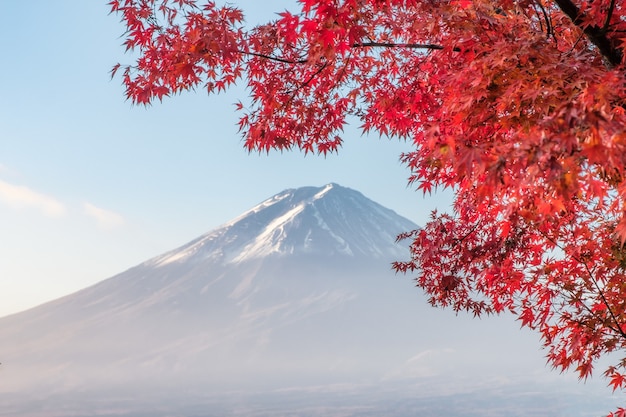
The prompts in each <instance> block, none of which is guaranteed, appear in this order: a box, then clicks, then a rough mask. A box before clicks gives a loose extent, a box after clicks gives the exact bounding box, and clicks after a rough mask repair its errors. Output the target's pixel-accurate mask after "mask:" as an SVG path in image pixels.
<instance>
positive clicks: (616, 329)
mask: <svg viewBox="0 0 626 417" xmlns="http://www.w3.org/2000/svg"><path fill="white" fill-rule="evenodd" d="M534 229H535V230H536V231H537V232H539V234H540V235H541V236H543V238H544V239H546V240H547V241H548V242H550V243H552V244H553V245H554V246H555V247H557V248H559V249H560V250H561V251H563V252H564V253H565V254H567V251H566V250H565V247H563V245H561V244H560V243H559V242H558V241H556V240H555V239H553V238H552V237H550V236H548V235H547V234H545V233H544V232H543V231H541V230H540V229H539V228H537V227H534ZM568 256H570V257H571V258H572V259H573V260H575V261H576V262H578V263H579V264H581V265H582V266H583V267H584V268H585V272H587V275H588V276H589V279H590V280H591V282H592V283H593V285H594V287H595V288H596V291H597V292H598V294H599V295H600V298H601V299H602V303H603V304H604V306H605V307H606V309H607V310H608V312H609V314H610V316H611V320H612V322H613V323H614V324H615V326H611V325H606V327H607V328H608V329H610V330H612V331H613V332H615V333H617V334H619V335H620V336H621V337H622V338H624V339H626V332H624V331H623V330H622V327H621V325H620V323H619V320H618V319H617V317H616V316H615V313H614V312H613V310H611V306H610V304H609V302H608V300H607V299H606V297H605V296H604V292H602V289H601V288H600V286H599V285H598V281H597V280H596V279H595V278H594V277H593V273H592V271H591V269H590V268H589V264H588V263H587V262H586V261H584V260H583V259H581V258H579V257H578V256H575V255H571V254H570V255H568ZM562 289H563V290H565V291H567V292H568V293H569V295H570V296H571V297H572V298H574V300H576V301H578V302H580V304H581V305H582V307H583V308H584V309H585V310H586V311H587V313H589V314H590V315H591V316H592V317H594V318H595V319H596V320H598V321H599V322H603V321H604V320H602V316H600V315H599V314H598V313H596V312H594V311H593V310H592V309H591V308H590V307H589V306H588V305H587V304H586V303H585V302H584V301H583V299H582V298H581V297H580V296H577V295H575V294H574V293H573V292H572V291H571V290H567V289H565V288H562ZM589 291H591V290H589Z"/></svg>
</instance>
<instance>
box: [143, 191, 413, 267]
mask: <svg viewBox="0 0 626 417" xmlns="http://www.w3.org/2000/svg"><path fill="white" fill-rule="evenodd" d="M415 228H417V225H415V224H414V223H412V222H411V221H409V220H407V219H405V218H403V217H401V216H399V215H398V214H396V213H395V212H394V211H392V210H389V209H387V208H385V207H383V206H381V205H380V204H378V203H375V202H374V201H372V200H369V199H368V198H366V197H365V196H363V194H361V193H359V192H358V191H354V190H351V189H349V188H345V187H341V186H339V185H337V184H328V185H326V186H323V187H319V188H317V187H304V188H298V189H290V190H285V191H283V192H282V193H279V194H276V195H275V196H273V197H271V198H269V199H267V200H265V201H263V202H262V203H260V204H258V205H257V206H255V207H253V208H252V209H250V210H248V211H247V212H245V213H244V214H242V215H241V216H239V217H237V218H235V219H234V220H232V221H231V222H229V223H226V224H225V225H223V226H222V227H220V228H218V229H216V230H214V231H212V232H210V233H208V234H206V235H204V236H202V237H200V238H198V239H196V240H195V241H193V242H191V243H189V244H187V245H185V246H183V247H181V248H179V249H176V250H174V251H172V252H169V253H167V254H165V255H162V256H159V257H157V258H155V259H153V260H151V261H150V263H152V264H153V265H167V264H169V263H172V262H186V261H187V260H191V259H193V260H194V261H197V260H200V259H213V260H216V261H217V260H219V261H220V262H222V263H237V262H243V261H247V260H251V259H255V258H262V257H265V256H268V255H279V256H280V255H287V254H296V253H297V254H318V255H327V256H333V255H348V256H367V257H373V258H377V259H387V260H389V259H391V260H393V259H401V258H404V257H405V256H406V254H407V249H406V245H405V246H402V245H399V244H396V243H395V239H396V236H397V235H398V234H399V233H401V232H405V231H409V230H413V229H415Z"/></svg>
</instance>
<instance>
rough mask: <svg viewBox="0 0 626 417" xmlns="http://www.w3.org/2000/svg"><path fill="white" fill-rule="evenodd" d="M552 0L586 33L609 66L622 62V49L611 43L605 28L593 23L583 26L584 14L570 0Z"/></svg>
mask: <svg viewBox="0 0 626 417" xmlns="http://www.w3.org/2000/svg"><path fill="white" fill-rule="evenodd" d="M554 2H555V3H556V4H557V5H558V6H559V8H560V9H561V11H563V13H565V14H566V15H567V17H569V18H570V20H571V21H572V22H573V23H574V24H575V25H576V26H578V27H579V28H580V29H581V30H582V31H583V32H584V33H585V35H587V38H588V39H589V40H590V41H591V43H593V44H594V45H595V46H596V47H597V48H598V50H599V51H600V53H601V54H602V56H604V57H605V58H606V60H607V61H608V62H609V64H610V65H611V66H617V65H619V64H621V63H622V59H623V51H622V50H621V49H620V48H617V47H615V46H614V45H613V43H612V42H611V39H609V38H608V37H607V36H606V29H605V28H601V27H598V26H595V25H594V26H591V25H587V26H583V22H584V20H585V19H584V17H585V16H584V15H583V14H582V13H581V12H580V9H579V8H578V6H576V5H575V4H574V3H572V1H571V0H554ZM611 3H612V4H611V5H612V6H614V0H612V1H611ZM612 8H613V7H612ZM612 8H611V9H612ZM609 12H610V13H612V10H609ZM609 17H610V16H609ZM607 23H608V21H607ZM607 23H605V26H607Z"/></svg>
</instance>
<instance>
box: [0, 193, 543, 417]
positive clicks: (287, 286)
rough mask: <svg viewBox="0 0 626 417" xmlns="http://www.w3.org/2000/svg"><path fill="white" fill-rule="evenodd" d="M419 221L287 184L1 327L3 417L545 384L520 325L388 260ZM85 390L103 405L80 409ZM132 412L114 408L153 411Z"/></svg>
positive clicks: (401, 254) (353, 197) (357, 196)
mask: <svg viewBox="0 0 626 417" xmlns="http://www.w3.org/2000/svg"><path fill="white" fill-rule="evenodd" d="M417 227H418V226H417V225H416V224H414V223H413V222H411V221H409V220H407V219H405V218H403V217H401V216H399V215H398V214H396V213H395V212H393V211H392V210H389V209H387V208H385V207H383V206H381V205H379V204H377V203H375V202H373V201H372V200H370V199H368V198H366V197H365V196H363V195H362V194H361V193H359V192H357V191H354V190H351V189H349V188H345V187H341V186H339V185H337V184H328V185H325V186H323V187H303V188H298V189H289V190H285V191H283V192H281V193H279V194H276V195H275V196H273V197H271V198H269V199H267V200H265V201H263V202H262V203H260V204H258V205H257V206H255V207H253V208H252V209H250V210H248V211H247V212H245V213H243V214H242V215H240V216H239V217H237V218H235V219H234V220H232V221H230V222H228V223H226V224H224V225H222V226H221V227H218V228H217V229H215V230H213V231H210V232H209V233H206V234H204V235H202V236H200V237H199V238H197V239H195V240H193V241H191V242H189V243H188V244H186V245H184V246H182V247H180V248H178V249H175V250H172V251H170V252H167V253H165V254H162V255H159V256H156V257H154V258H152V259H149V260H147V261H146V262H144V263H142V264H140V265H137V266H135V267H133V268H131V269H129V270H127V271H125V272H122V273H120V274H118V275H116V276H113V277H111V278H109V279H106V280H104V281H102V282H100V283H98V284H96V285H93V286H91V287H88V288H85V289H83V290H81V291H78V292H76V293H73V294H70V295H67V296H65V297H63V298H60V299H57V300H54V301H51V302H49V303H46V304H43V305H41V306H38V307H35V308H33V309H31V310H27V311H24V312H22V313H18V314H15V315H11V316H7V317H4V318H1V319H0V360H1V361H2V365H1V367H0V368H1V369H0V410H6V411H0V416H5V415H6V416H9V415H11V416H27V415H28V416H52V415H58V416H69V415H84V416H87V415H108V414H106V413H104V411H102V410H100V411H99V410H98V404H100V405H102V404H103V402H106V403H107V404H108V406H111V404H115V401H114V399H113V398H117V399H118V400H119V398H126V399H127V400H128V401H127V403H128V402H131V403H135V404H136V403H138V402H139V399H140V398H144V399H145V398H151V400H150V402H151V404H152V405H154V404H155V403H158V399H160V398H161V397H163V396H165V394H163V393H167V396H168V398H169V397H181V396H184V395H191V394H190V393H198V392H202V393H207V392H211V393H233V392H239V393H241V392H259V390H264V391H267V390H274V391H273V392H277V391H276V390H279V391H280V390H287V391H288V390H293V389H296V387H300V388H301V387H320V386H324V387H329V386H334V387H336V386H344V387H345V386H346V384H347V385H349V386H353V385H355V384H357V385H358V384H370V385H371V384H374V386H377V384H379V383H382V381H386V382H387V383H395V382H397V383H401V384H405V383H406V381H409V380H410V381H422V382H421V383H420V384H422V385H420V387H422V388H420V389H421V390H429V389H433V385H428V384H430V382H429V383H428V384H427V385H428V386H427V387H426V388H425V387H424V385H423V382H424V381H433V378H435V379H436V378H441V380H443V381H445V382H443V383H442V387H444V388H442V389H443V390H444V391H446V392H449V391H450V390H452V387H453V386H457V385H458V387H459V388H458V389H460V390H466V389H467V385H466V384H467V383H468V381H471V384H475V383H477V382H476V381H479V380H480V377H477V375H489V378H494V377H498V378H500V379H499V380H498V381H500V382H498V384H497V385H498V386H500V385H501V381H502V379H501V378H503V377H507V378H508V377H510V375H513V374H515V375H517V374H520V373H523V374H525V375H527V376H528V375H536V374H537V373H539V374H541V375H543V369H544V360H543V358H542V355H541V353H540V352H539V351H538V348H537V346H538V342H537V340H536V339H535V338H534V337H532V335H529V334H522V333H520V332H519V331H518V326H515V325H514V324H512V323H511V322H510V320H508V319H506V318H504V319H495V320H490V321H489V324H486V322H485V321H482V322H481V321H472V320H470V318H468V317H455V316H454V314H451V313H450V312H445V311H440V310H435V309H432V308H430V307H429V306H428V305H427V303H426V302H425V300H424V298H423V297H422V296H421V294H420V292H419V291H417V290H415V289H414V288H412V287H413V285H412V283H411V281H410V279H409V278H407V277H404V276H395V275H394V273H393V272H392V270H391V266H390V263H391V262H392V261H394V260H402V259H406V258H407V256H408V248H407V246H406V244H405V245H403V244H399V243H397V242H396V236H397V235H398V234H399V233H401V232H404V231H409V230H413V229H415V228H417ZM528 352H537V353H536V354H535V355H532V354H531V355H529V354H528ZM512 357H514V358H516V360H515V361H511V358H512ZM481 358H482V359H481ZM452 376H454V377H452ZM438 380H439V379H438ZM394 381H395V382H394ZM281 392H282V391H281ZM424 392H425V391H424ZM96 393H97V394H96ZM183 394H184V395H183ZM440 394H441V393H439V395H440ZM77 395H78V396H81V398H83V397H84V396H85V395H87V396H88V397H89V398H93V399H94V400H93V401H95V403H94V402H93V401H92V402H91V403H90V404H89V405H88V406H87V407H86V408H85V407H83V408H80V407H79V406H76V407H78V408H76V410H79V411H76V410H74V411H71V412H70V408H71V407H70V405H68V404H70V403H71V401H70V400H68V398H74V399H75V398H76V396H77ZM107 395H108V397H107ZM220 395H221V394H220ZM224 395H226V394H224ZM55 398H56V400H54V399H55ZM96 398H98V399H99V400H97V401H96ZM103 398H106V399H103ZM129 398H132V400H130V399H129ZM155 398H156V399H155ZM55 401H56V402H55ZM98 401H100V402H98ZM120 401H121V400H120ZM127 403H125V404H126V405H125V406H124V407H128V404H127ZM53 404H56V405H53ZM72 404H73V403H72ZM94 404H95V405H94ZM55 407H56V408H55ZM216 407H217V406H216ZM86 409H89V410H91V411H89V413H88V412H87V411H85V410H86ZM59 410H61V411H59ZM63 410H64V411H63ZM122 411H123V410H122ZM122 411H120V410H119V409H118V410H117V411H115V412H113V411H111V410H109V412H110V415H114V414H115V415H129V416H130V415H142V414H139V413H138V412H135V413H134V414H124V413H123V412H122ZM90 413H93V414H90ZM168 413H169V414H168ZM173 414H174V415H179V414H177V413H176V412H174V413H173ZM173 414H172V412H171V410H170V411H168V412H164V413H163V414H162V415H173ZM226 414H227V413H225V412H224V413H221V414H220V413H216V414H215V415H226ZM148 415H152V416H157V415H161V414H159V413H158V412H156V411H154V409H152V411H151V412H150V413H149V414H148ZM187 415H192V414H187ZM193 415H196V414H193ZM198 415H204V414H198ZM232 415H248V414H246V413H245V412H241V413H240V414H236V413H234V414H232ZM249 415H256V414H249ZM268 415H272V414H271V413H270V414H268ZM273 415H278V414H273ZM307 415H309V414H307ZM310 415H313V414H310ZM320 415H324V414H323V413H322V414H320ZM342 415H350V414H349V413H348V414H345V413H344V414H342ZM355 415H356V414H355ZM359 415H364V414H359ZM387 415H392V414H389V413H388V414H387Z"/></svg>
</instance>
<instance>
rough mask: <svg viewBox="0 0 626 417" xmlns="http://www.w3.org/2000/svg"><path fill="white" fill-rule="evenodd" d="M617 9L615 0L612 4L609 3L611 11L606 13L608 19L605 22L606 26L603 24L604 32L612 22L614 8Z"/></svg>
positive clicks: (612, 0)
mask: <svg viewBox="0 0 626 417" xmlns="http://www.w3.org/2000/svg"><path fill="white" fill-rule="evenodd" d="M614 9H615V0H611V4H610V5H609V11H608V12H607V13H606V21H605V22H604V26H602V32H605V33H606V31H607V30H608V28H609V24H610V23H611V17H613V10H614Z"/></svg>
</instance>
